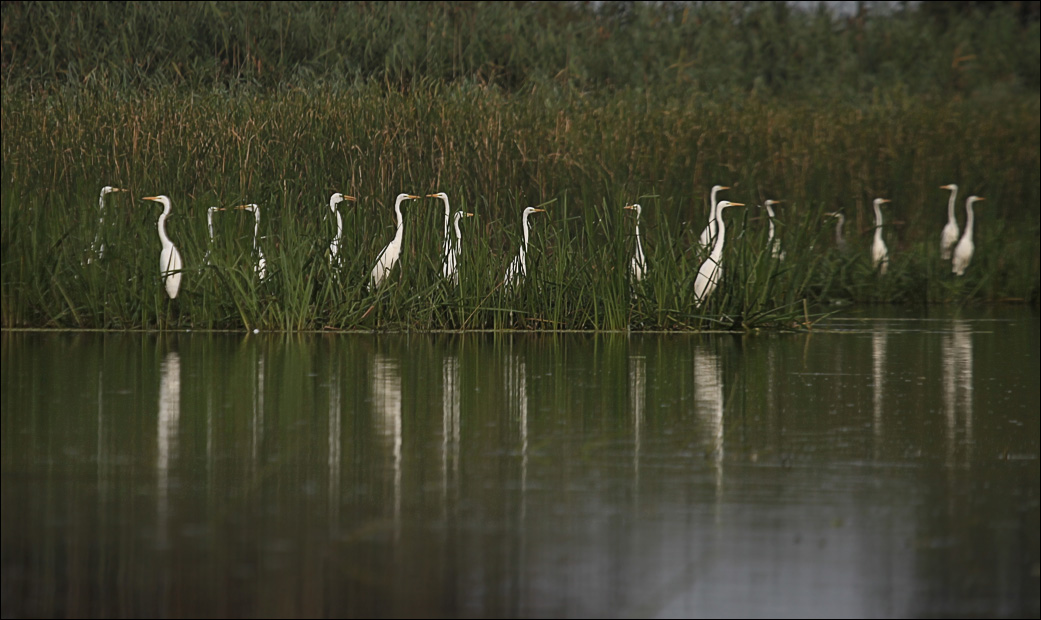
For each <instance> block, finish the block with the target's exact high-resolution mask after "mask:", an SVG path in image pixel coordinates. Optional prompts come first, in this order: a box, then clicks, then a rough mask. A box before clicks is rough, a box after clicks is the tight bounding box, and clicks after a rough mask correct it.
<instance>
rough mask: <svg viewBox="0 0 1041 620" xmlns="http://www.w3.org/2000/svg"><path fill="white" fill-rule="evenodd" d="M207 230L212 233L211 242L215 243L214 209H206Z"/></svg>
mask: <svg viewBox="0 0 1041 620" xmlns="http://www.w3.org/2000/svg"><path fill="white" fill-rule="evenodd" d="M206 230H208V231H210V241H213V209H206Z"/></svg>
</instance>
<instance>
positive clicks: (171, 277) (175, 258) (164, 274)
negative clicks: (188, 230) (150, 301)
mask: <svg viewBox="0 0 1041 620" xmlns="http://www.w3.org/2000/svg"><path fill="white" fill-rule="evenodd" d="M142 200H151V201H153V202H158V203H159V204H161V205H163V213H162V215H160V216H159V221H158V222H157V223H156V229H157V230H158V231H159V242H160V243H162V244H163V249H162V251H160V252H159V276H160V277H161V278H162V279H163V284H164V285H165V286H166V294H167V295H169V296H170V299H175V298H176V297H177V290H178V289H180V288H181V270H182V269H183V268H184V261H183V260H181V253H180V252H178V251H177V246H175V245H174V244H173V242H172V241H170V237H167V236H166V218H168V217H169V216H170V209H171V208H172V205H171V204H170V199H169V198H167V197H166V196H162V195H160V196H149V197H147V198H143V199H142Z"/></svg>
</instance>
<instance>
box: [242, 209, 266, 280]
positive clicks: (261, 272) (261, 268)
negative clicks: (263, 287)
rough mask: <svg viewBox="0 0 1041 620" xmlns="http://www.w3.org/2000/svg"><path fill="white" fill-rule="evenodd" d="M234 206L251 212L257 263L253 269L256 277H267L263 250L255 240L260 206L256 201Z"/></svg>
mask: <svg viewBox="0 0 1041 620" xmlns="http://www.w3.org/2000/svg"><path fill="white" fill-rule="evenodd" d="M235 208H236V209H239V210H242V211H250V212H252V213H253V251H254V252H255V253H256V255H257V264H256V265H255V266H254V267H253V270H254V271H256V273H257V277H258V278H260V279H261V280H263V279H264V278H266V277H267V259H265V258H264V250H262V249H260V242H259V241H258V240H257V235H258V234H259V233H260V207H258V206H257V205H256V203H250V204H248V205H239V206H237V207H235Z"/></svg>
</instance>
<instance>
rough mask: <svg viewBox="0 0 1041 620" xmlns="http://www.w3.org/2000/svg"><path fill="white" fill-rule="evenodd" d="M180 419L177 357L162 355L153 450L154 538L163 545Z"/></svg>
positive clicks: (179, 383) (171, 354) (179, 362)
mask: <svg viewBox="0 0 1041 620" xmlns="http://www.w3.org/2000/svg"><path fill="white" fill-rule="evenodd" d="M180 417H181V358H180V356H178V355H177V353H176V352H174V351H170V352H169V353H167V354H166V357H165V358H164V359H163V361H162V363H161V364H160V365H159V419H158V427H159V428H158V432H157V437H158V449H157V450H156V464H155V468H156V473H157V486H158V493H157V498H158V499H157V501H158V506H157V510H158V519H157V521H156V527H157V538H158V540H159V541H160V544H161V546H165V545H166V542H167V540H166V536H167V522H168V519H169V493H170V461H171V460H172V458H173V456H174V455H175V453H176V451H177V428H178V422H179V421H180Z"/></svg>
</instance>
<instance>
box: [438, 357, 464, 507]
mask: <svg viewBox="0 0 1041 620" xmlns="http://www.w3.org/2000/svg"><path fill="white" fill-rule="evenodd" d="M441 386H442V387H441V394H442V397H441V398H442V402H441V494H442V500H443V501H444V503H445V509H446V510H447V507H448V485H449V470H451V482H452V483H453V484H454V483H455V482H456V481H458V479H459V399H460V393H459V360H458V358H456V357H455V356H448V357H446V358H445V361H444V364H443V365H442V367H441ZM456 490H458V486H457V487H456Z"/></svg>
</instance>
